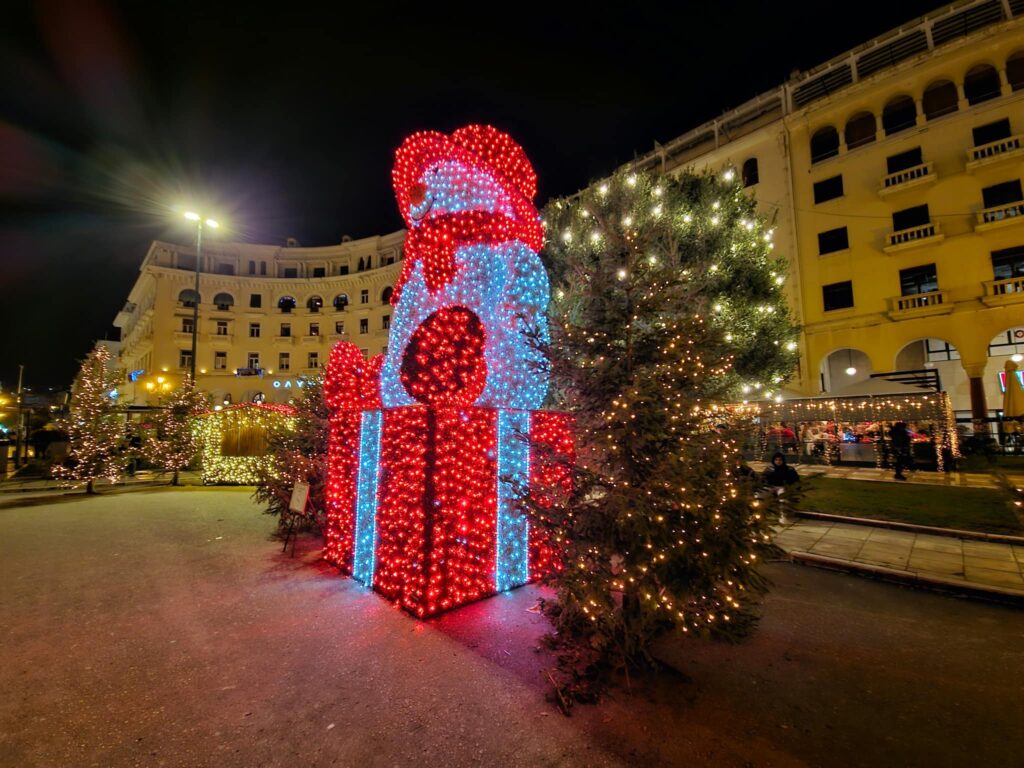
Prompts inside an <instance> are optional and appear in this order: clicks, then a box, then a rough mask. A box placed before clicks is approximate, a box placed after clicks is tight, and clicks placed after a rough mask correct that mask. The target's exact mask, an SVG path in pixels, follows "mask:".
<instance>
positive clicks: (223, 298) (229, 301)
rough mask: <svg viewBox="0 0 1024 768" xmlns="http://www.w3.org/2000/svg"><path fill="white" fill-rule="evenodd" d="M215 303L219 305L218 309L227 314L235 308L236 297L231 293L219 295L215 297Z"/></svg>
mask: <svg viewBox="0 0 1024 768" xmlns="http://www.w3.org/2000/svg"><path fill="white" fill-rule="evenodd" d="M213 303H214V304H216V305H217V309H219V310H221V311H223V312H226V311H227V310H229V309H231V307H232V306H234V303H235V297H234V296H232V295H231V294H230V293H218V294H217V295H216V296H214V297H213Z"/></svg>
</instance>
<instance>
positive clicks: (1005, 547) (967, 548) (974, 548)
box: [964, 541, 1014, 561]
mask: <svg viewBox="0 0 1024 768" xmlns="http://www.w3.org/2000/svg"><path fill="white" fill-rule="evenodd" d="M964 555H965V556H969V557H986V558H989V559H992V560H1011V561H1012V560H1013V559H1014V557H1013V550H1012V549H1011V548H1010V545H1009V544H994V543H992V542H988V541H965V542H964Z"/></svg>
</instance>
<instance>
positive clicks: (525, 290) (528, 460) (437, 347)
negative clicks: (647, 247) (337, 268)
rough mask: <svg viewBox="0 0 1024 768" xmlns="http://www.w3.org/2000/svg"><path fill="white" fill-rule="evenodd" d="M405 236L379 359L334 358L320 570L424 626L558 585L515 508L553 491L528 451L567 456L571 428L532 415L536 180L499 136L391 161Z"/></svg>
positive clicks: (457, 139)
mask: <svg viewBox="0 0 1024 768" xmlns="http://www.w3.org/2000/svg"><path fill="white" fill-rule="evenodd" d="M392 179H393V182H394V187H395V196H396V198H397V200H398V205H399V208H400V210H401V212H402V216H403V218H404V219H405V222H406V224H407V226H408V234H407V237H406V244H405V264H404V267H403V270H402V274H401V276H400V277H399V280H398V282H397V284H396V285H395V290H394V293H393V296H392V303H393V304H394V305H395V313H394V318H393V320H392V325H391V335H390V339H389V345H388V350H389V351H388V353H387V355H378V356H377V357H375V358H373V359H371V360H370V361H364V360H363V358H362V355H361V354H360V352H359V350H358V349H357V348H356V347H355V346H354V345H352V344H349V343H347V342H340V343H339V344H338V345H336V346H335V348H334V349H333V350H332V352H331V357H330V360H329V363H328V368H327V375H326V378H325V383H324V386H325V396H326V401H327V405H328V407H329V408H330V409H331V413H332V415H331V435H330V448H329V480H328V488H327V500H328V520H329V522H328V532H327V547H326V557H327V558H328V559H329V560H331V561H332V562H334V563H336V564H337V565H338V566H340V567H341V568H342V569H343V570H345V571H346V572H348V573H351V574H352V575H353V576H354V577H355V578H357V579H359V580H360V581H362V582H363V583H365V584H368V585H372V586H373V588H374V589H376V590H377V591H379V592H380V593H381V594H383V595H385V596H387V597H388V598H389V599H392V600H394V601H395V602H396V603H398V604H399V605H401V606H402V607H403V608H405V609H407V610H409V611H411V612H413V613H415V614H416V615H419V616H428V615H432V614H435V613H438V612H440V611H444V610H448V609H450V608H454V607H455V606H458V605H462V604H464V603H466V602H469V601H472V600H477V599H479V598H481V597H484V596H486V595H489V594H493V593H494V592H498V591H502V590H505V589H510V588H512V587H515V586H518V585H520V584H524V583H526V582H527V581H529V580H531V579H533V578H536V577H537V576H539V575H540V574H541V573H542V571H543V570H544V569H546V568H549V567H551V565H552V564H551V551H550V549H549V548H548V547H546V546H545V545H544V544H543V542H540V541H538V540H537V537H536V536H535V535H534V534H533V532H531V531H530V529H529V525H528V523H527V520H526V518H525V516H523V515H522V514H520V511H519V510H518V508H517V501H518V499H517V497H516V494H517V493H519V492H521V489H522V488H525V487H527V486H533V485H534V482H535V481H539V480H543V481H544V482H545V483H546V484H549V485H550V484H551V481H552V480H553V479H554V480H557V479H558V478H557V477H552V476H550V474H551V473H550V470H544V469H543V468H539V466H538V462H537V461H535V460H534V457H533V455H532V451H531V443H533V444H539V443H543V444H545V445H549V446H551V447H553V448H555V449H556V450H558V451H561V452H563V453H571V451H572V440H571V436H570V434H569V429H568V420H567V417H566V416H565V415H564V414H556V413H549V412H542V411H538V409H539V408H540V406H541V403H542V402H543V400H544V397H545V395H546V393H547V388H548V372H547V368H546V364H545V361H544V358H543V356H542V355H541V353H540V352H539V351H538V350H537V349H536V347H535V345H534V344H533V343H531V338H532V339H541V340H546V338H547V319H546V309H547V304H548V299H549V294H548V290H549V289H548V280H547V274H546V272H545V271H544V268H543V266H542V265H541V262H540V259H539V257H538V255H537V252H538V251H539V250H540V247H541V245H542V242H543V236H544V234H543V233H544V230H543V226H542V224H541V222H540V219H539V216H538V214H537V210H536V208H535V207H534V205H533V198H534V196H535V195H536V191H537V179H536V175H535V174H534V171H533V168H532V166H531V165H530V162H529V160H528V159H527V158H526V154H525V153H524V152H523V150H522V148H521V147H520V146H519V145H518V144H517V143H516V142H515V141H514V140H513V139H512V138H511V137H510V136H508V135H507V134H505V133H502V132H501V131H498V130H497V129H495V128H492V127H490V126H473V125H471V126H467V127H465V128H461V129H459V130H457V131H455V132H454V133H453V134H452V135H451V136H446V135H444V134H440V133H436V132H423V133H418V134H415V135H413V136H411V137H409V139H407V140H406V141H405V142H404V143H403V144H402V146H401V147H400V148H399V150H398V151H397V153H396V159H395V167H394V170H393V173H392Z"/></svg>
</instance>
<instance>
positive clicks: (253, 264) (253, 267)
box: [249, 261, 256, 275]
mask: <svg viewBox="0 0 1024 768" xmlns="http://www.w3.org/2000/svg"><path fill="white" fill-rule="evenodd" d="M249 274H250V275H255V274H256V262H255V261H250V262H249Z"/></svg>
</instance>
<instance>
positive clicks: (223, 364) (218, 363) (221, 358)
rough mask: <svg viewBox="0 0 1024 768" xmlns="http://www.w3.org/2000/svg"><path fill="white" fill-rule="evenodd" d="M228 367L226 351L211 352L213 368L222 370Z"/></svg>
mask: <svg viewBox="0 0 1024 768" xmlns="http://www.w3.org/2000/svg"><path fill="white" fill-rule="evenodd" d="M227 367H228V353H227V352H214V353H213V370H215V371H224V370H227Z"/></svg>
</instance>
